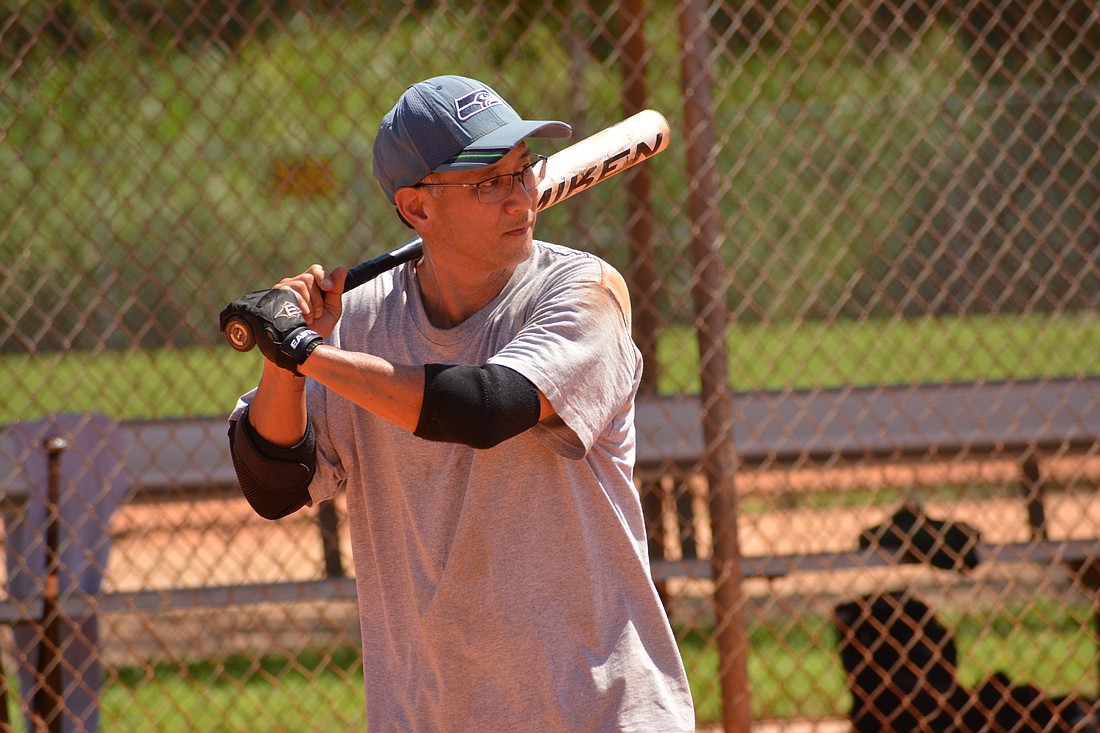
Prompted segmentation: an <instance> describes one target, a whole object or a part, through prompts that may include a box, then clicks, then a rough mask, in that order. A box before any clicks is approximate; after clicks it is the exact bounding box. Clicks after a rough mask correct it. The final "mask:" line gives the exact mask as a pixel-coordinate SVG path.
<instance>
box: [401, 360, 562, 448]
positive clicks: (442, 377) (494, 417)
mask: <svg viewBox="0 0 1100 733" xmlns="http://www.w3.org/2000/svg"><path fill="white" fill-rule="evenodd" d="M539 410H540V406H539V391H538V388H537V387H535V385H534V384H532V383H531V381H530V380H529V379H527V377H525V376H523V375H522V374H520V373H519V372H517V371H515V370H514V369H509V368H508V367H505V366H500V365H497V364H489V365H486V366H474V365H446V364H428V365H426V366H425V367H424V404H423V407H422V408H421V411H420V421H419V424H418V425H417V426H416V431H415V433H414V434H415V435H416V436H417V437H419V438H424V439H425V440H436V441H442V442H447V443H462V444H463V445H468V446H471V447H473V448H482V449H484V448H492V447H493V446H495V445H497V444H498V443H501V442H503V441H505V440H508V439H509V438H512V437H514V436H516V435H519V434H520V433H522V432H523V431H525V430H527V429H529V428H531V427H534V426H535V425H536V424H537V423H538V421H539Z"/></svg>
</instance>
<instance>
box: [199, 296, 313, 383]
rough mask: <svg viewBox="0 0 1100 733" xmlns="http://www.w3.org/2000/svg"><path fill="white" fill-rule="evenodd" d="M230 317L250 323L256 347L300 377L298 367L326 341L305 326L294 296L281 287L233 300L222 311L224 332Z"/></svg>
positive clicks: (269, 358)
mask: <svg viewBox="0 0 1100 733" xmlns="http://www.w3.org/2000/svg"><path fill="white" fill-rule="evenodd" d="M230 316H236V317H238V318H244V319H245V320H246V321H247V322H248V325H249V326H251V328H252V333H253V335H254V336H255V338H256V345H257V346H259V347H260V352H261V353H263V355H264V356H265V357H266V358H267V359H268V360H269V361H272V362H274V363H275V365H276V366H278V367H282V368H283V369H286V370H287V371H290V372H293V373H294V374H297V375H299V376H301V374H300V373H299V372H298V367H300V366H301V365H302V364H303V363H305V360H306V359H308V358H309V355H310V354H312V353H313V350H314V349H316V348H317V347H318V346H319V345H320V344H321V343H322V342H323V341H324V340H325V339H324V337H323V336H321V334H319V333H317V332H316V331H314V330H313V329H311V328H309V327H308V326H306V321H305V318H303V317H302V309H301V308H299V307H298V299H297V298H296V297H295V296H294V293H293V292H291V291H289V290H284V289H282V288H275V289H273V290H257V291H255V292H252V293H249V294H248V295H246V296H244V297H243V298H240V299H238V300H234V301H233V302H232V303H230V304H229V305H227V306H226V307H225V309H224V310H222V312H221V327H222V330H225V326H226V321H227V319H228V318H229V317H230Z"/></svg>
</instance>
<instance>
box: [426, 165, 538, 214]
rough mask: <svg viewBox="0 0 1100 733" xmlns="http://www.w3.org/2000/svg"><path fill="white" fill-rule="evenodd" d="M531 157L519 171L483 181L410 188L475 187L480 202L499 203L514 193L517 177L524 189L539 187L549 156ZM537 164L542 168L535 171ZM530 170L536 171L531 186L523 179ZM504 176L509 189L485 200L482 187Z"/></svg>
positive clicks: (428, 184) (431, 184)
mask: <svg viewBox="0 0 1100 733" xmlns="http://www.w3.org/2000/svg"><path fill="white" fill-rule="evenodd" d="M531 157H532V158H533V159H534V160H532V161H531V162H530V163H528V164H527V165H525V166H523V167H522V168H520V169H519V170H518V171H515V172H514V173H502V174H501V175H499V176H490V177H489V178H486V179H485V180H482V181H477V182H476V183H414V184H413V185H412V186H410V188H432V187H434V186H439V187H440V188H473V189H475V190H476V191H477V200H478V201H479V202H480V203H483V204H499V203H500V202H501V201H504V200H505V199H506V198H508V197H509V196H511V195H512V191H513V190H514V189H515V187H516V179H517V178H519V179H520V183H519V185H521V186H523V190H524V191H534V190H535V189H536V188H538V185H539V184H540V183H542V180H543V178H544V177H545V176H546V161H547V160H548V158H547V157H546V156H545V155H538V154H537V153H531ZM536 166H541V167H542V170H541V171H535V168H536ZM528 171H531V172H534V173H535V179H534V183H533V184H532V185H531V186H530V187H528V186H527V185H526V184H524V183H523V180H522V176H525V175H527V173H528ZM502 178H507V179H508V190H507V191H505V192H504V193H503V194H502V195H501V197H500V198H499V199H494V200H493V201H486V200H484V199H483V198H482V197H481V195H482V192H483V189H482V188H481V187H482V186H484V185H485V184H486V183H489V182H491V181H499V180H500V179H502Z"/></svg>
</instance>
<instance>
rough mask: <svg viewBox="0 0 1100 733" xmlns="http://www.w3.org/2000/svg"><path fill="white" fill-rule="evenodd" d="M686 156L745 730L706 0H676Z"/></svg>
mask: <svg viewBox="0 0 1100 733" xmlns="http://www.w3.org/2000/svg"><path fill="white" fill-rule="evenodd" d="M679 25H680V43H681V54H682V61H681V62H682V75H683V90H684V128H685V135H684V137H685V139H686V147H687V150H686V160H687V170H688V172H689V175H688V180H689V181H691V187H690V190H689V195H688V221H689V222H691V253H692V263H693V268H694V273H693V277H692V283H693V285H692V300H693V301H694V308H695V321H696V324H697V330H698V340H699V376H700V380H701V382H700V384H701V394H700V397H701V405H702V413H703V414H702V422H703V457H702V458H703V471H704V473H705V475H706V478H707V486H708V492H709V494H708V501H709V503H710V515H711V528H712V534H713V538H714V545H713V550H712V555H711V565H712V572H713V576H714V605H715V616H716V619H715V621H716V629H715V634H716V636H717V639H718V659H719V670H718V675H719V679H720V683H721V688H722V723H723V726H724V728H725V730H726V733H734V731H738V732H741V733H747V731H748V730H749V728H750V726H751V724H752V708H751V705H750V698H749V677H748V659H747V657H748V637H747V634H746V630H745V623H744V609H743V606H744V603H743V598H742V589H741V550H740V546H739V541H738V538H737V511H738V509H737V489H736V485H735V479H734V475H735V473H736V470H737V456H736V453H735V452H734V442H733V396H732V394H731V392H730V382H729V354H728V350H727V346H726V332H727V326H728V313H727V309H726V304H725V293H726V285H725V283H726V277H725V275H724V272H725V268H724V267H723V265H722V253H721V247H720V241H719V240H720V237H721V227H720V226H719V211H718V179H717V170H716V168H715V158H714V153H715V150H716V145H715V135H714V110H713V99H712V95H711V84H712V81H711V77H710V48H711V45H710V41H709V36H708V35H707V34H708V24H707V22H706V11H705V4H704V3H702V2H699V1H698V0H689V1H688V2H684V3H682V4H681V6H680V17H679Z"/></svg>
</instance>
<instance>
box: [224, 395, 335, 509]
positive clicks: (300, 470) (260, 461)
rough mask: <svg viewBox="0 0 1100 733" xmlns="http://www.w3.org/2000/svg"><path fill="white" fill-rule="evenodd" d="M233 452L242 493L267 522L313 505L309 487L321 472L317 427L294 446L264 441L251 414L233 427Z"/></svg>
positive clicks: (231, 432) (231, 429)
mask: <svg viewBox="0 0 1100 733" xmlns="http://www.w3.org/2000/svg"><path fill="white" fill-rule="evenodd" d="M229 451H230V453H231V454H232V456H233V469H234V470H235V471H236V473H237V481H238V483H240V485H241V492H242V493H243V494H244V498H245V499H247V500H248V503H249V505H251V506H252V509H253V510H255V512H256V513H257V514H259V515H260V516H261V517H263V518H264V519H281V518H282V517H285V516H287V515H288V514H293V513H294V512H296V511H298V510H299V509H301V508H302V507H304V506H305V505H306V504H308V503H309V499H310V497H309V484H310V482H311V481H313V474H314V473H315V472H316V470H317V446H316V441H315V438H314V432H313V424H312V423H310V422H307V423H306V433H305V435H304V436H302V440H301V441H300V442H299V443H298V444H297V445H294V446H291V447H289V448H283V447H281V446H277V445H274V444H272V443H269V442H268V441H266V440H264V439H263V438H262V437H260V436H259V435H257V434H256V431H255V430H253V428H252V425H251V424H250V423H249V422H248V412H247V410H246V411H245V413H244V414H243V415H241V418H240V419H239V420H237V421H236V422H232V423H230V424H229Z"/></svg>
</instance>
